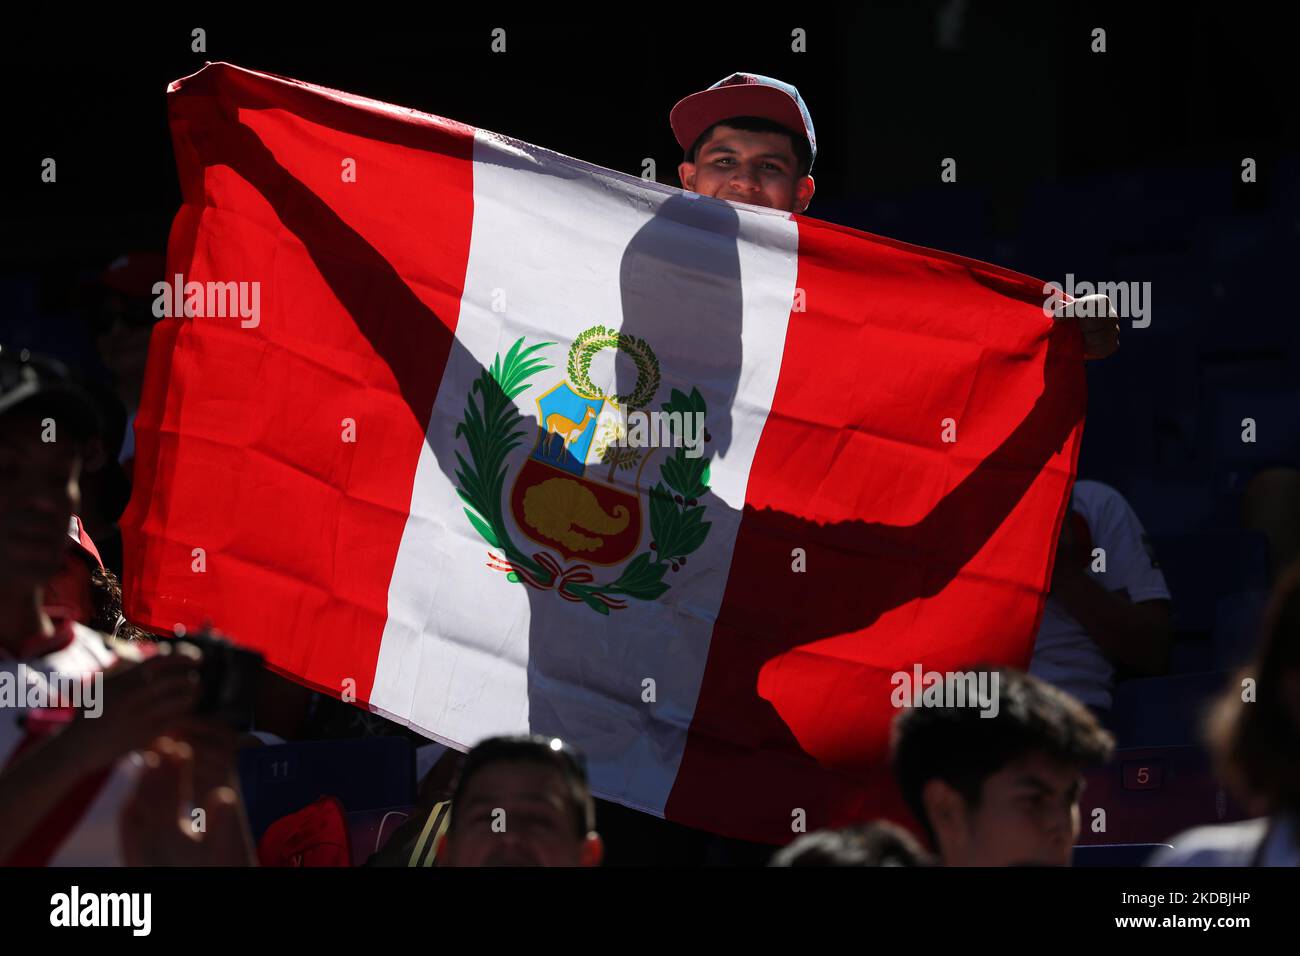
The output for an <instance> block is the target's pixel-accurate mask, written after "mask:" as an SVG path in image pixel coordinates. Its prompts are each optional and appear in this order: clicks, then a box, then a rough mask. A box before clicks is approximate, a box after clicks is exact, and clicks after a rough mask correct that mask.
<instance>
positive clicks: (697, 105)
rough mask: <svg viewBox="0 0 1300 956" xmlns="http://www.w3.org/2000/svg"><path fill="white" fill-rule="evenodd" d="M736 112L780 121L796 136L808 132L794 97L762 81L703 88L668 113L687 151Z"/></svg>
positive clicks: (680, 143)
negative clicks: (709, 129)
mask: <svg viewBox="0 0 1300 956" xmlns="http://www.w3.org/2000/svg"><path fill="white" fill-rule="evenodd" d="M733 116H760V117H762V118H763V119H769V120H771V121H772V122H774V123H780V124H781V125H782V126H784V127H786V128H787V129H788V130H790V132H791V133H793V134H794V135H796V136H803V137H804V138H805V139H806V138H807V136H808V133H807V130H806V129H805V127H804V122H803V114H802V113H800V112H799V106H798V104H797V103H795V101H794V98H793V97H792V96H790V94H789V93H786V92H785V91H784V90H779V89H777V88H776V87H774V86H766V85H763V84H760V83H752V84H744V85H739V84H738V85H736V86H720V87H718V88H717V89H715V90H702V91H700V92H699V93H692V94H691V95H690V96H688V97H686V98H684V99H682V100H679V101H678V102H677V105H676V106H674V107H673V109H672V112H671V113H669V114H668V122H669V123H670V124H671V125H672V128H673V135H675V136H676V137H677V144H678V145H679V146H681V148H682V150H683V151H686V150H689V149H690V148H691V147H692V146H694V145H695V141H696V140H697V139H699V138H700V134H701V133H703V132H704V131H705V130H706V129H708V128H709V127H710V126H712V125H713V124H714V123H717V122H720V121H722V120H725V119H730V118H731V117H733Z"/></svg>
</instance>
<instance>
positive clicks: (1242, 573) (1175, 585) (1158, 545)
mask: <svg viewBox="0 0 1300 956" xmlns="http://www.w3.org/2000/svg"><path fill="white" fill-rule="evenodd" d="M1151 543H1152V545H1153V546H1154V548H1155V553H1156V558H1157V559H1158V560H1159V561H1160V567H1161V570H1162V571H1164V575H1165V581H1166V582H1167V583H1168V585H1169V593H1170V594H1171V595H1172V596H1173V611H1174V629H1175V630H1176V631H1195V632H1202V633H1209V631H1210V630H1211V628H1213V626H1214V616H1215V610H1216V607H1217V605H1218V601H1219V598H1221V597H1223V596H1225V595H1228V594H1239V593H1241V592H1242V591H1251V590H1263V589H1264V588H1267V587H1268V576H1269V566H1268V540H1267V539H1266V538H1265V537H1264V536H1263V535H1262V534H1260V533H1259V532H1257V531H1247V530H1233V531H1199V532H1194V533H1187V534H1153V535H1151Z"/></svg>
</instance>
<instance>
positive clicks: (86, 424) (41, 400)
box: [0, 384, 103, 438]
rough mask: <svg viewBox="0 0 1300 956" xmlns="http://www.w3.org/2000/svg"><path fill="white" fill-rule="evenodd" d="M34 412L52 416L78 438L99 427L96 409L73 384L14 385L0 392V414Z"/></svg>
mask: <svg viewBox="0 0 1300 956" xmlns="http://www.w3.org/2000/svg"><path fill="white" fill-rule="evenodd" d="M11 415H36V416H38V417H41V418H46V417H49V418H52V419H54V421H55V422H56V423H58V424H62V425H64V427H65V428H71V431H72V433H73V434H74V435H75V436H77V437H79V438H92V437H94V436H95V435H98V434H99V433H100V430H101V428H102V427H103V426H102V424H101V422H100V418H99V412H97V411H96V410H95V406H94V405H93V404H91V402H90V399H88V398H87V397H86V395H85V394H84V393H83V392H82V391H81V390H80V389H78V388H76V387H75V386H70V385H50V384H46V385H40V386H37V387H35V388H26V387H24V388H18V389H15V390H14V391H11V392H9V393H8V394H6V395H3V396H0V417H6V418H7V417H9V416H11Z"/></svg>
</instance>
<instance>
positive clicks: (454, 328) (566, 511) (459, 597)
mask: <svg viewBox="0 0 1300 956" xmlns="http://www.w3.org/2000/svg"><path fill="white" fill-rule="evenodd" d="M731 79H732V81H731V82H729V81H724V83H723V84H720V85H719V86H718V87H717V88H714V89H711V90H707V91H704V92H702V93H699V94H695V96H693V97H688V98H687V99H686V100H684V101H683V102H682V103H681V104H679V105H678V107H677V108H676V109H675V110H674V118H673V124H674V129H675V131H676V133H677V136H678V141H679V143H681V144H682V146H683V149H684V150H686V151H687V159H686V161H685V162H683V164H682V166H681V174H682V180H683V184H684V185H686V186H687V187H688V188H693V192H692V193H691V194H687V195H683V194H681V193H679V192H678V191H677V190H674V189H671V188H670V187H664V186H659V185H658V184H654V183H646V182H644V181H642V180H639V179H635V178H633V177H629V176H625V175H622V174H619V173H615V172H611V171H609V170H603V169H599V168H598V167H594V166H590V165H589V164H586V163H582V162H580V161H578V160H574V159H571V158H569V157H565V156H560V155H558V154H555V153H551V152H549V151H547V150H543V149H539V148H538V147H534V146H531V145H529V144H526V143H521V142H519V141H516V140H510V139H508V138H506V137H502V136H499V135H497V134H494V133H490V132H487V131H484V130H474V129H470V128H469V127H465V126H463V125H462V124H458V123H453V122H452V121H449V120H445V119H442V118H439V117H432V116H425V115H422V114H416V113H412V112H411V111H403V110H398V109H395V108H393V107H389V106H387V105H386V104H378V103H374V102H372V101H369V100H364V99H362V98H360V97H355V96H352V95H350V94H343V93H339V92H337V91H332V90H326V89H323V88H320V87H314V86H310V85H308V84H304V83H299V82H296V81H288V80H284V79H282V78H278V77H273V76H269V75H266V74H260V73H254V72H251V71H247V70H242V69H239V68H237V67H232V66H229V65H227V64H212V65H209V66H208V67H206V68H205V69H204V70H202V71H200V72H199V73H197V74H195V75H194V76H192V77H187V78H185V79H183V80H180V81H177V82H176V83H174V84H173V85H172V88H171V90H170V94H171V95H170V98H169V99H170V108H171V114H172V129H173V135H174V138H175V142H176V153H177V161H178V167H179V170H180V176H181V183H182V188H183V192H184V196H185V205H184V207H183V208H182V210H181V212H180V213H179V214H178V216H177V219H176V222H175V225H174V227H173V232H172V237H171V244H170V249H169V257H168V261H169V272H170V273H175V274H178V275H179V274H181V273H184V274H185V277H186V278H187V279H189V280H191V281H194V282H198V283H201V284H202V283H208V284H209V286H210V284H212V283H230V282H249V283H256V284H258V286H257V287H258V288H259V289H260V302H261V307H262V308H261V319H260V321H259V322H258V323H256V324H247V325H244V324H241V323H239V322H238V321H234V322H231V321H228V320H225V319H224V318H223V317H214V316H205V315H204V314H202V313H201V312H200V313H197V314H186V315H184V316H169V317H168V318H166V319H164V321H163V322H161V323H159V326H158V327H157V330H156V332H155V336H154V340H153V344H152V350H151V359H150V365H149V371H148V380H147V382H146V386H145V398H144V401H142V405H141V412H140V418H139V423H138V425H137V434H138V449H139V451H138V458H137V460H138V462H139V463H140V464H139V467H140V468H141V477H140V479H139V481H138V483H137V488H136V496H135V498H133V500H132V503H131V506H130V507H129V508H128V511H127V514H126V515H125V516H124V518H123V525H124V528H125V529H126V537H127V556H126V561H127V572H128V573H127V579H128V580H127V587H128V592H127V595H126V604H127V608H128V611H129V613H130V615H131V616H132V617H133V618H134V619H138V620H140V621H142V622H144V623H153V624H155V626H157V625H158V622H167V623H166V625H165V626H170V624H171V623H174V622H177V621H180V622H183V623H189V622H190V621H195V622H197V621H198V620H200V619H201V618H202V617H203V616H207V615H212V616H216V615H220V616H221V619H220V620H218V622H217V623H219V624H220V625H222V627H223V629H224V630H227V631H229V632H230V633H234V634H238V635H240V636H241V639H243V640H245V641H247V642H248V643H249V644H250V645H252V646H253V647H255V648H256V649H258V650H261V651H262V652H263V653H264V654H265V655H266V656H267V658H268V661H269V663H271V664H272V665H273V666H276V667H278V668H279V669H281V670H283V671H285V672H287V673H290V674H292V675H293V676H295V677H296V678H297V679H299V680H301V681H303V682H305V683H307V684H309V685H311V686H315V687H317V688H319V689H322V690H325V691H327V692H330V693H333V694H336V695H339V696H344V697H345V699H351V700H355V701H357V702H358V703H362V704H365V705H367V706H368V707H370V709H372V710H374V711H376V712H379V713H383V714H385V715H387V716H389V717H392V718H393V719H397V720H400V721H402V722H404V723H407V724H409V725H411V726H414V727H417V728H419V729H421V730H422V731H423V732H425V733H427V734H429V735H431V736H434V737H436V738H438V739H440V740H443V741H445V742H449V743H451V744H454V745H457V746H459V747H466V746H469V745H472V744H473V743H474V742H476V741H478V740H480V739H482V738H484V737H487V736H490V735H492V734H500V733H521V732H533V733H541V734H546V735H551V736H562V737H564V738H565V739H572V740H573V741H574V742H575V743H576V744H577V745H578V746H580V747H581V748H582V749H583V750H584V751H586V752H587V754H588V757H589V759H590V761H591V764H590V770H589V772H590V778H591V784H592V791H593V792H594V793H595V794H597V795H598V796H603V797H606V798H609V799H614V800H617V801H619V802H621V803H624V804H626V805H628V806H631V807H635V808H637V809H641V810H646V811H649V812H651V813H655V814H658V815H665V816H667V817H668V818H669V819H675V820H678V821H680V822H683V823H687V824H690V825H694V826H699V827H702V828H706V829H711V830H713V831H714V832H721V833H725V834H729V835H734V836H743V837H746V838H749V839H764V840H769V841H771V842H784V841H785V840H788V839H789V838H790V836H791V835H792V833H797V832H801V831H800V829H799V827H800V826H805V825H806V827H807V828H817V827H821V826H833V825H836V824H839V823H843V822H846V821H848V820H851V819H855V818H861V817H864V816H875V815H894V816H901V817H904V818H905V816H906V810H905V808H904V807H903V805H902V802H901V800H900V799H899V798H898V795H897V793H896V792H894V791H893V789H892V785H891V784H890V782H889V780H888V774H887V771H885V770H884V764H885V762H886V761H887V751H888V727H889V724H890V721H891V719H892V716H893V713H892V711H891V709H890V704H889V699H890V690H891V684H890V676H891V674H892V673H894V672H895V671H897V670H899V669H908V670H910V668H911V667H912V665H913V663H914V662H918V661H920V662H922V663H924V665H925V667H926V670H944V669H946V668H949V667H952V666H956V665H959V664H963V663H968V662H970V661H971V660H977V659H978V660H990V661H994V662H1000V661H1005V662H1007V663H1011V664H1017V665H1023V664H1024V663H1025V662H1027V660H1028V656H1029V651H1030V648H1031V645H1032V639H1033V634H1034V629H1035V626H1036V623H1037V620H1038V619H1039V617H1040V615H1041V610H1042V595H1043V592H1044V590H1045V587H1046V584H1047V581H1048V576H1049V572H1050V562H1051V555H1052V551H1053V548H1052V542H1053V540H1054V537H1055V532H1056V529H1057V528H1059V525H1060V521H1061V519H1062V516H1063V514H1064V509H1065V503H1066V498H1067V496H1068V490H1069V485H1070V482H1071V481H1072V478H1073V469H1074V461H1075V457H1076V455H1077V451H1078V441H1079V437H1080V434H1081V430H1082V413H1083V376H1082V364H1081V362H1080V359H1081V358H1082V357H1083V355H1084V354H1085V352H1086V353H1088V354H1093V355H1104V354H1107V353H1108V352H1109V351H1113V348H1114V345H1115V341H1114V339H1115V330H1116V327H1115V325H1114V323H1113V321H1111V320H1102V321H1100V322H1090V323H1088V324H1086V325H1081V329H1082V335H1080V333H1078V332H1075V331H1074V330H1073V329H1072V328H1071V329H1066V328H1064V327H1060V326H1058V324H1057V323H1055V322H1052V321H1051V320H1050V319H1048V318H1046V317H1045V316H1044V313H1043V308H1042V303H1043V297H1042V283H1041V282H1039V281H1037V280H1034V279H1031V278H1030V277H1027V276H1023V275H1019V274H1017V273H1014V272H1010V271H1009V270H1005V269H999V268H998V267H995V266H989V265H987V264H984V263H978V262H975V261H973V260H969V259H964V258H962V257H959V256H952V255H948V254H945V253H938V252H934V251H931V250H926V249H921V248H919V247H915V246H910V245H907V244H904V243H898V242H894V241H892V240H888V239H882V238H879V237H874V236H868V235H866V234H864V233H859V232H857V231H855V230H851V229H846V228H843V227H838V226H833V225H831V224H828V223H824V222H820V221H817V220H811V219H805V218H803V217H801V216H799V215H797V213H799V212H801V211H802V210H803V209H805V208H807V205H808V203H809V201H810V200H811V198H812V194H813V184H812V178H811V176H810V175H809V171H810V169H811V164H812V160H813V158H814V157H815V142H816V141H815V138H814V136H813V133H812V124H811V120H810V119H808V118H807V111H806V109H805V108H803V107H802V104H801V101H800V100H799V99H798V94H797V92H793V88H792V87H790V88H785V87H784V85H774V84H775V83H776V81H768V80H765V79H762V78H758V77H752V76H746V75H738V76H737V77H733V78H731ZM697 98H698V99H697ZM796 116H797V117H799V119H797V120H796V118H795V117H796ZM737 117H757V121H755V120H749V119H745V120H743V121H742V120H740V119H737ZM728 119H730V120H733V121H734V125H732V124H728V123H726V122H722V121H724V120H728ZM765 123H766V124H773V123H774V124H776V126H777V129H775V130H774V129H773V128H772V127H771V126H765V125H764V124H765ZM796 123H798V124H800V125H799V126H798V127H797V128H795V126H794V124H796ZM755 126H757V127H758V128H752V127H755ZM746 127H751V128H748V129H747V128H746ZM801 142H802V145H805V146H807V154H808V155H807V163H806V164H804V163H803V161H802V160H801V158H800V152H801ZM340 168H341V170H342V172H341V174H340V173H339V172H337V170H339V169H340ZM701 196H709V197H713V199H721V200H732V199H736V200H740V201H741V202H742V203H744V205H732V204H731V203H728V202H715V201H713V200H712V199H707V200H701V198H700V197H701ZM519 197H528V199H527V202H521V201H520V199H519ZM792 213H795V215H791V214H792ZM575 223H576V225H577V226H578V227H579V228H573V227H572V226H573V224H575ZM471 239H472V241H471ZM615 279H617V281H615ZM792 303H793V307H792ZM1067 310H1068V306H1067ZM221 316H225V313H224V312H223V313H221ZM1081 339H1082V341H1081ZM616 360H617V361H616ZM602 381H603V382H611V381H612V382H613V383H614V384H613V385H612V386H610V387H604V388H603V387H601V386H599V385H597V384H596V383H597V382H602ZM628 411H644V412H647V413H649V412H656V413H659V412H662V413H664V414H666V415H669V416H672V415H676V416H678V418H677V420H678V421H681V420H682V419H681V416H683V415H698V416H701V417H702V419H703V420H704V422H705V423H706V428H705V431H704V435H705V442H706V445H705V454H704V455H703V456H701V457H694V456H691V455H688V454H687V451H686V449H684V448H682V447H673V446H672V443H669V447H644V446H643V447H635V446H633V445H631V444H629V443H628V442H626V441H625V440H624V439H625V437H626V436H622V435H620V434H619V432H618V428H619V422H620V421H622V420H623V417H624V413H626V412H628ZM526 420H531V421H532V422H533V423H534V427H533V428H528V427H527V426H526ZM290 504H291V505H292V506H293V508H294V509H295V513H296V514H297V515H299V516H300V518H301V520H299V521H296V522H295V525H294V534H293V535H292V536H288V535H285V534H284V533H283V531H284V522H283V514H284V509H285V507H287V506H289V505H290ZM232 515H234V516H237V520H236V521H234V522H232V521H231V516H232Z"/></svg>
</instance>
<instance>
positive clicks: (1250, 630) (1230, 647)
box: [1213, 590, 1268, 669]
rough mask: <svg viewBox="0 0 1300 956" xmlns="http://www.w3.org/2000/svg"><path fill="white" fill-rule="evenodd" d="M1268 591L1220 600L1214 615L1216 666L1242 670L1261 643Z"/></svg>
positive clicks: (1227, 596) (1246, 593)
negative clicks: (1240, 668) (1242, 666)
mask: <svg viewBox="0 0 1300 956" xmlns="http://www.w3.org/2000/svg"><path fill="white" fill-rule="evenodd" d="M1267 603H1268V592H1267V591H1259V590H1257V591H1243V592H1242V593H1240V594H1229V595H1226V596H1225V597H1221V598H1219V604H1218V607H1217V609H1216V611H1215V615H1214V637H1213V644H1214V666H1215V667H1220V668H1224V669H1231V668H1234V667H1240V666H1241V665H1242V664H1244V663H1245V662H1246V661H1247V660H1248V659H1249V658H1250V655H1251V654H1252V653H1253V652H1254V650H1255V646H1256V644H1258V643H1259V636H1260V626H1261V622H1262V619H1263V616H1264V607H1265V605H1266V604H1267Z"/></svg>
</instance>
